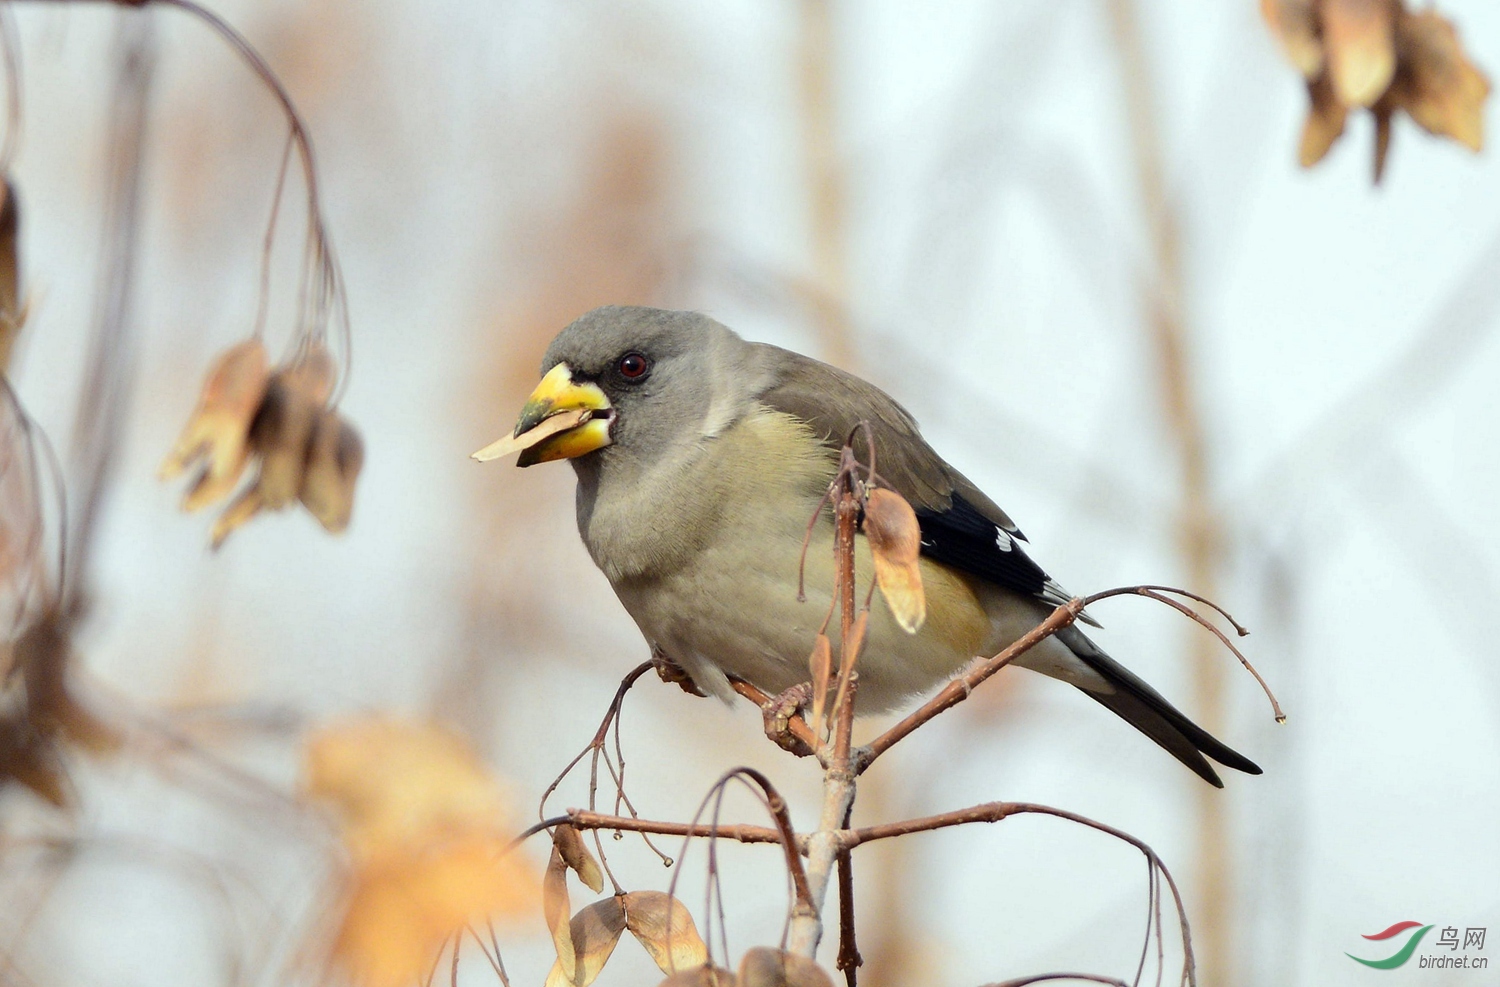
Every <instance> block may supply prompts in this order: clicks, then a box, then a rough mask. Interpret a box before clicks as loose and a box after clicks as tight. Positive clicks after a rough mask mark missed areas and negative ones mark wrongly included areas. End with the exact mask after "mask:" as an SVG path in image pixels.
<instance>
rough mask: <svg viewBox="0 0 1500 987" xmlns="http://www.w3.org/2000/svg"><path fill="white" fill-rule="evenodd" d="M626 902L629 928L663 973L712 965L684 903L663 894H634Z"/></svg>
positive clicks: (628, 896) (648, 892)
mask: <svg viewBox="0 0 1500 987" xmlns="http://www.w3.org/2000/svg"><path fill="white" fill-rule="evenodd" d="M624 903H625V927H626V928H628V929H629V930H630V932H631V934H632V935H634V936H635V938H636V939H637V940H638V941H639V942H640V944H641V945H642V946H644V947H646V952H648V953H650V954H651V958H652V959H653V960H655V961H656V965H657V966H659V967H661V971H662V972H663V973H668V974H670V973H675V972H676V971H678V970H691V969H693V968H694V967H700V966H702V965H703V964H705V963H707V962H708V947H707V946H706V945H704V943H703V938H702V937H701V936H699V935H698V927H697V926H696V925H694V924H693V916H692V915H691V914H689V912H688V910H687V907H686V906H685V905H683V903H682V902H680V901H678V900H677V899H676V898H674V897H672V896H671V895H669V894H666V893H665V892H662V891H632V892H630V893H629V894H627V895H625V899H624Z"/></svg>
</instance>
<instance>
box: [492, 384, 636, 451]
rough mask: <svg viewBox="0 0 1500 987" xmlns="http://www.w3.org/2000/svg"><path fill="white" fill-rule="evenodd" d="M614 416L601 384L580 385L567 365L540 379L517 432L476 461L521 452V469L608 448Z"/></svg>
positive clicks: (499, 442)
mask: <svg viewBox="0 0 1500 987" xmlns="http://www.w3.org/2000/svg"><path fill="white" fill-rule="evenodd" d="M613 421H614V412H613V410H612V406H611V405H610V403H609V398H607V397H605V396H604V392H603V391H601V390H600V389H599V386H598V385H597V384H590V383H583V384H580V383H577V382H576V381H574V380H573V371H572V369H571V368H570V367H569V366H568V365H567V364H566V363H559V364H558V365H557V366H555V367H553V368H552V369H551V370H549V371H547V373H546V375H545V376H543V377H542V382H541V383H540V384H538V385H536V390H534V391H532V392H531V396H530V397H529V398H527V399H526V405H525V407H523V408H522V409H521V418H520V420H519V421H517V422H516V428H515V431H514V432H512V433H511V434H510V435H507V436H506V437H505V438H503V439H501V440H499V441H498V442H493V443H491V444H489V445H487V446H485V447H484V448H483V449H480V450H479V451H478V452H476V453H474V455H473V457H472V458H474V459H477V460H479V461H480V462H481V463H487V462H489V461H490V460H491V459H499V458H500V457H501V456H506V455H509V454H510V453H513V452H520V454H521V456H520V458H519V459H517V460H516V465H517V466H534V465H536V464H537V463H547V462H551V461H552V460H554V459H572V458H574V457H575V456H582V455H583V454H584V453H589V452H593V451H594V450H595V449H602V448H604V447H605V446H607V445H609V443H610V438H609V426H610V424H611V423H612V422H613Z"/></svg>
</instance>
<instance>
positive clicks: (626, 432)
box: [475, 305, 764, 469]
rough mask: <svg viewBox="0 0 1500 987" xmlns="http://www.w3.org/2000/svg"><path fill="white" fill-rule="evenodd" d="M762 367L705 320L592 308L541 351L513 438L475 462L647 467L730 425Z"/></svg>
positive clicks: (753, 354)
mask: <svg viewBox="0 0 1500 987" xmlns="http://www.w3.org/2000/svg"><path fill="white" fill-rule="evenodd" d="M761 364H762V361H761V360H760V359H758V353H757V350H756V348H754V347H752V346H751V345H750V344H748V343H746V342H745V341H744V340H742V339H741V338H740V337H739V336H737V335H735V333H734V332H732V331H731V330H729V329H728V328H726V327H725V326H722V325H720V324H719V323H717V322H715V321H714V320H713V319H710V318H709V317H708V316H706V315H700V314H698V313H696V312H673V311H667V310H665V309H656V308H639V307H634V306H621V305H610V306H606V307H604V308H597V309H594V310H593V311H592V312H589V313H587V314H585V315H583V316H581V317H579V318H578V319H577V320H575V321H574V322H573V323H572V324H571V325H569V326H568V327H567V328H566V329H564V330H563V331H562V332H561V333H559V334H558V336H557V338H556V339H554V340H553V341H552V345H551V346H549V347H548V348H547V354H546V356H545V357H543V358H542V367H541V370H542V382H541V383H540V384H539V385H537V388H536V390H535V391H533V392H532V394H531V397H530V398H529V399H528V400H527V402H526V406H525V407H524V408H523V409H522V410H521V418H520V420H519V421H518V422H517V423H516V429H515V432H514V433H513V435H512V436H510V437H508V438H506V439H502V440H500V441H499V442H497V443H495V444H494V445H493V446H490V447H487V448H486V449H484V450H481V451H480V452H478V453H475V457H476V458H481V459H490V458H495V457H497V456H501V455H504V454H505V453H507V452H513V451H515V450H516V449H517V448H519V449H520V450H521V456H520V459H519V460H517V463H516V465H518V466H531V465H533V464H535V463H543V462H548V461H549V460H553V459H575V460H578V463H577V465H578V466H579V467H580V468H581V469H594V468H599V466H601V465H602V463H603V462H604V461H606V460H616V459H621V460H632V461H637V462H650V461H653V460H656V459H657V458H659V457H660V456H661V455H662V454H664V453H665V452H666V451H667V450H670V449H674V448H682V446H683V442H682V440H683V439H684V438H698V437H711V436H713V435H716V434H718V432H719V431H721V430H722V429H723V428H725V427H726V426H727V425H729V424H730V423H732V422H733V421H734V420H736V419H737V418H738V417H739V415H740V414H742V413H743V412H744V410H745V408H746V407H747V406H748V401H749V398H750V396H751V395H753V394H754V393H756V392H757V388H758V386H759V384H760V381H759V378H760V377H761V376H762V374H763V372H764V371H763V370H762V367H761ZM564 415H567V416H568V417H567V418H564V417H563V416H564ZM533 439H534V441H532V440H533Z"/></svg>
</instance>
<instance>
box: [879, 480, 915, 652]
mask: <svg viewBox="0 0 1500 987" xmlns="http://www.w3.org/2000/svg"><path fill="white" fill-rule="evenodd" d="M864 530H865V538H866V540H868V541H869V543H870V551H871V553H872V554H873V555H874V558H875V582H876V583H877V584H878V585H879V586H880V595H881V596H883V597H885V602H886V605H887V606H889V607H890V609H891V615H892V616H894V617H895V618H896V623H898V624H900V625H901V628H902V629H903V630H905V631H906V632H907V633H908V634H915V633H916V632H917V630H918V629H919V628H920V627H921V626H922V622H923V621H925V620H926V619H927V598H926V596H925V594H924V593H923V592H922V570H921V564H920V559H921V552H922V529H921V527H920V526H919V525H918V524H917V515H916V512H915V511H913V510H912V509H911V505H910V504H908V503H907V502H906V498H904V497H902V496H901V495H900V494H898V493H896V492H895V491H894V490H888V489H886V488H884V487H877V488H876V489H874V490H872V491H870V496H869V499H868V500H867V501H866V503H865V525H864Z"/></svg>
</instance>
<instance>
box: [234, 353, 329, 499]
mask: <svg viewBox="0 0 1500 987" xmlns="http://www.w3.org/2000/svg"><path fill="white" fill-rule="evenodd" d="M333 379H334V367H333V359H332V357H330V356H329V355H328V351H327V350H326V349H325V348H324V347H322V346H314V347H313V348H312V349H310V350H309V351H308V352H307V353H306V354H304V355H303V357H302V358H301V359H300V360H298V361H297V362H296V363H293V364H292V365H290V366H288V367H283V368H281V369H279V370H277V371H276V372H275V373H273V374H272V375H271V378H270V381H269V382H268V384H267V386H266V396H265V400H264V401H263V402H262V403H261V406H260V410H259V411H258V412H257V413H256V415H255V422H254V424H253V425H252V426H251V430H250V441H251V444H252V445H253V446H254V447H255V449H256V451H258V452H259V453H260V454H261V466H260V480H259V481H258V485H259V487H260V498H261V503H262V504H263V505H264V506H265V507H266V508H267V509H269V510H273V511H278V510H281V509H282V508H283V507H285V506H286V505H288V504H290V503H291V502H292V501H294V500H296V499H297V495H298V494H299V493H300V492H301V490H302V478H303V473H304V471H305V470H306V469H307V467H308V461H309V459H310V456H309V445H310V443H311V442H312V438H313V429H314V427H315V426H316V423H317V421H318V416H319V414H320V413H321V412H322V411H323V408H324V406H325V405H326V404H327V403H328V397H329V395H330V394H331V393H332V391H333Z"/></svg>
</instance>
